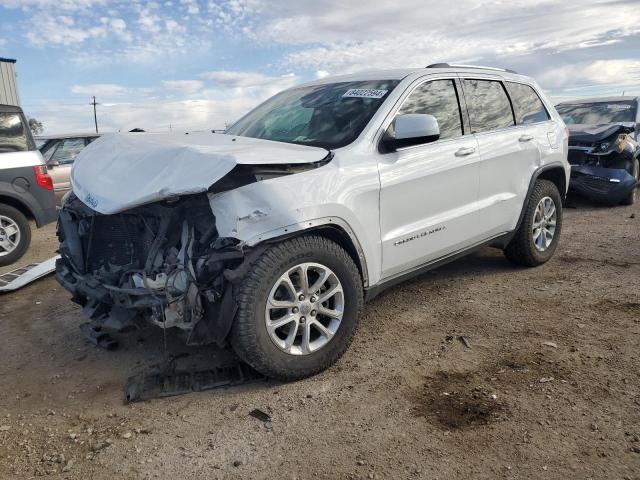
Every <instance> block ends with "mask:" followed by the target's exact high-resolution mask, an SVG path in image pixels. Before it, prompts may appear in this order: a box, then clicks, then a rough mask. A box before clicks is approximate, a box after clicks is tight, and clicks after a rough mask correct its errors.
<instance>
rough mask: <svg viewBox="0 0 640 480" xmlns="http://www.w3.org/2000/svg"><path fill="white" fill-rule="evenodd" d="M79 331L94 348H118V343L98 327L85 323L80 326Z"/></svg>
mask: <svg viewBox="0 0 640 480" xmlns="http://www.w3.org/2000/svg"><path fill="white" fill-rule="evenodd" d="M80 331H81V332H82V334H83V335H84V336H85V338H86V339H87V340H88V341H89V342H91V343H92V344H94V345H95V346H96V347H100V348H104V349H105V350H115V349H116V348H118V342H116V341H115V340H114V339H113V338H111V335H109V334H108V333H107V332H105V331H104V330H102V327H100V326H97V325H94V324H92V323H91V322H87V323H83V324H82V325H80Z"/></svg>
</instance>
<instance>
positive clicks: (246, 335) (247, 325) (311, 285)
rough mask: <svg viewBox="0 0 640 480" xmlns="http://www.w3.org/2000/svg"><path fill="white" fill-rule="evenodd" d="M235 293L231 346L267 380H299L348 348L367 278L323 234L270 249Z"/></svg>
mask: <svg viewBox="0 0 640 480" xmlns="http://www.w3.org/2000/svg"><path fill="white" fill-rule="evenodd" d="M235 288H236V289H237V290H238V291H237V293H236V294H235V297H236V301H237V303H238V313H237V315H236V319H235V322H234V325H233V328H232V331H231V338H230V340H231V345H232V346H233V348H234V350H235V351H236V353H237V354H238V356H239V357H240V358H241V359H242V360H244V361H245V362H247V363H248V364H249V365H251V366H252V367H254V368H255V369H256V370H258V371H259V372H261V373H263V374H264V375H266V376H268V377H271V378H276V379H279V380H287V381H288V380H297V379H300V378H304V377H308V376H311V375H314V374H316V373H318V372H320V371H322V370H324V369H326V368H328V367H329V366H331V365H332V364H334V363H335V362H336V361H337V360H338V359H339V358H340V356H342V354H343V353H344V352H345V351H346V349H347V348H348V346H349V344H350V343H351V340H352V339H353V335H354V333H355V331H356V328H357V324H358V317H359V314H360V310H361V308H362V302H363V293H362V280H361V277H360V273H359V271H358V268H357V267H356V265H355V263H354V261H353V259H352V258H351V257H350V256H349V254H348V253H347V252H346V251H345V250H344V249H343V248H342V247H340V246H339V245H338V244H336V243H334V242H332V241H330V240H327V239H326V238H324V237H320V236H303V237H298V238H293V239H290V240H286V241H284V242H282V243H279V244H276V245H274V246H272V247H270V248H269V249H267V250H266V251H265V252H264V253H263V254H262V255H261V256H260V257H259V258H258V259H257V260H256V261H255V262H254V263H253V265H252V267H251V270H250V272H249V273H248V274H247V276H246V277H245V278H244V279H243V280H242V283H241V285H240V286H239V287H235Z"/></svg>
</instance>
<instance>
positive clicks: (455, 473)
mask: <svg viewBox="0 0 640 480" xmlns="http://www.w3.org/2000/svg"><path fill="white" fill-rule="evenodd" d="M632 214H633V215H634V217H632ZM34 237H35V238H34V243H35V244H36V245H39V247H37V248H36V249H34V251H33V252H32V254H31V255H32V258H29V259H27V261H31V260H32V259H44V258H47V257H48V256H49V255H50V254H51V253H52V252H53V249H54V248H55V245H54V240H53V228H52V227H49V228H46V229H44V230H40V231H38V232H37V233H35V235H34ZM38 256H39V257H40V258H36V257H38ZM5 270H6V269H5ZM639 280H640V206H638V205H636V206H635V207H617V208H601V207H594V206H590V205H586V204H579V205H578V206H577V208H568V209H566V210H565V224H564V231H563V236H562V241H561V243H560V246H559V249H558V251H557V253H556V255H555V257H554V258H553V259H552V260H551V261H550V262H549V263H548V264H546V265H544V266H543V267H540V268H536V269H518V268H514V267H512V266H511V265H510V264H509V263H508V262H507V261H506V260H505V259H504V258H503V256H502V254H501V252H499V251H497V250H492V249H485V250H482V251H481V252H479V253H477V254H475V255H472V256H471V257H468V258H466V259H462V260H460V261H457V262H455V263H453V264H450V265H448V266H445V267H442V268H440V269H438V270H437V271H435V272H431V273H428V274H425V275H423V276H421V277H418V278H417V279H414V280H412V281H409V282H408V283H405V284H402V285H399V286H397V287H395V288H393V289H391V290H389V291H387V292H386V293H384V294H382V295H381V296H380V297H378V298H377V299H375V300H374V301H372V302H371V303H369V304H368V305H367V306H366V308H365V312H364V317H363V320H362V322H361V327H360V330H359V332H358V334H357V335H356V339H355V341H354V343H353V345H352V346H351V348H350V349H349V351H348V352H347V354H346V355H345V356H344V357H343V359H342V360H341V361H340V362H339V363H338V364H337V365H336V366H334V367H333V368H331V369H330V370H328V371H327V372H324V373H322V374H321V375H318V376H316V377H314V378H311V379H308V380H304V381H300V382H296V383H291V384H282V383H275V382H260V383H256V384H252V385H246V386H243V387H235V388H229V389H224V390H217V391H209V392H202V393H192V394H188V395H183V396H179V397H172V398H165V399H155V400H150V401H146V402H142V403H137V404H131V405H126V406H125V405H123V387H124V385H125V382H126V380H127V378H128V377H129V376H130V375H132V374H133V373H135V372H137V371H139V370H140V369H141V368H142V367H145V366H149V365H152V364H154V363H157V362H158V361H160V360H161V358H162V336H161V334H160V333H159V332H158V331H154V330H152V329H149V330H144V331H140V332H138V333H135V334H133V335H130V336H128V337H119V339H120V340H122V345H121V348H120V349H119V350H117V351H114V352H107V351H102V350H99V349H96V348H94V347H92V346H90V345H89V344H88V343H87V342H86V341H85V340H83V338H82V336H81V335H80V332H79V330H78V325H79V324H80V323H81V322H82V321H83V320H82V315H81V312H80V310H79V308H77V307H76V306H74V305H73V304H72V303H71V302H70V301H69V295H68V294H67V293H66V292H65V291H64V290H63V289H62V288H61V287H60V286H58V285H57V284H56V282H55V280H54V279H53V278H52V277H49V278H46V279H43V280H41V281H39V282H37V283H35V284H33V285H31V286H29V287H27V288H25V289H23V290H21V291H19V292H15V293H12V294H8V295H5V296H0V385H1V386H2V388H1V389H0V478H3V479H4V478H32V477H37V476H43V475H46V476H50V477H52V478H68V479H71V478H77V479H87V478H94V479H102V478H105V479H113V478H172V479H192V478H212V479H213V478H225V479H226V478H231V479H233V478H278V479H280V478H282V479H294V478H297V479H312V478H365V479H366V478H378V479H387V478H411V479H413V478H424V479H450V478H466V479H484V478H487V479H488V478H491V479H493V478H508V479H528V478H536V479H537V478H542V479H556V478H558V479H566V478H571V479H573V478H578V479H589V478H592V479H603V478H613V479H640V378H639V372H640V353H639V351H640V350H639V346H640V295H639V293H638V292H639V288H638V287H639ZM461 337H464V338H461ZM465 342H466V343H467V344H468V346H466V345H465ZM468 347H470V348H468ZM169 350H170V351H171V352H172V353H174V354H176V353H179V352H188V353H190V356H189V357H187V358H186V359H185V360H184V361H185V362H187V363H188V362H196V363H197V362H205V363H206V362H207V361H209V360H211V362H215V361H216V359H217V358H218V357H219V356H222V355H224V352H219V351H217V350H216V349H214V348H200V349H187V348H185V347H181V346H180V344H179V343H177V342H170V344H169ZM255 408H258V409H261V410H263V411H265V412H267V413H269V414H270V415H271V419H272V420H271V423H267V424H265V423H263V422H261V421H259V420H257V419H255V418H253V417H251V416H250V415H249V412H250V411H252V410H253V409H255Z"/></svg>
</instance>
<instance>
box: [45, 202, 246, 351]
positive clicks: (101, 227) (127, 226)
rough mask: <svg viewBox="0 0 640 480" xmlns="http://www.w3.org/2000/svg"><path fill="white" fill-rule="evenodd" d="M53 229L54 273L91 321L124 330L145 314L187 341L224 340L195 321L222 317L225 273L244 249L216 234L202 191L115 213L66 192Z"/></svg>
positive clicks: (239, 260) (231, 309)
mask: <svg viewBox="0 0 640 480" xmlns="http://www.w3.org/2000/svg"><path fill="white" fill-rule="evenodd" d="M58 230H59V231H58V235H59V237H60V240H61V245H60V253H61V256H62V259H61V260H59V261H58V264H57V276H58V279H59V280H60V281H61V282H62V283H63V285H64V286H65V287H66V288H68V289H69V290H71V291H72V292H73V293H74V301H76V302H77V303H79V304H80V305H82V306H83V307H84V308H85V312H86V313H87V314H88V315H89V317H90V318H91V319H92V320H93V321H94V322H95V321H98V322H100V323H105V324H108V325H109V326H111V327H114V328H116V329H123V328H126V327H127V326H131V325H134V324H136V323H138V322H140V321H142V320H143V319H147V320H148V321H150V322H151V323H153V324H155V325H157V326H159V327H161V328H171V327H177V328H179V329H180V330H182V331H184V332H185V333H186V334H187V336H188V343H191V344H199V343H207V342H209V341H221V340H222V338H223V337H222V338H221V335H222V333H221V332H223V330H221V329H220V328H216V329H210V328H205V326H204V325H203V326H201V327H200V328H198V329H196V328H195V326H196V325H197V324H198V323H199V322H202V321H204V322H208V321H209V322H217V321H218V320H219V319H218V318H216V317H217V316H219V315H220V314H221V308H220V305H217V304H219V303H221V302H220V301H221V299H223V297H224V296H225V292H226V291H227V289H230V285H231V282H230V281H229V280H227V279H225V276H224V275H223V272H224V271H225V270H227V269H229V270H233V269H234V268H236V267H238V266H239V265H240V264H241V263H242V261H243V258H244V252H243V250H242V249H241V248H239V247H238V242H237V241H236V240H233V239H225V238H219V237H218V235H217V231H216V228H215V218H214V217H213V214H212V213H211V209H210V207H209V203H208V199H207V196H206V195H205V194H201V195H193V196H189V197H186V198H183V199H180V200H179V201H174V202H162V203H155V204H150V205H146V206H142V207H138V208H134V209H132V210H127V211H126V212H123V213H118V214H114V215H102V214H100V213H97V212H95V211H93V210H91V209H90V208H89V207H87V206H86V205H85V204H84V203H83V202H81V201H80V200H78V199H77V198H71V199H68V200H67V202H66V205H65V209H64V210H63V211H62V212H61V215H60V223H59V229H58ZM227 297H228V298H227V299H226V301H225V302H222V304H223V305H224V308H226V309H228V310H226V311H225V312H224V314H225V320H226V321H228V322H229V323H230V322H231V321H232V319H233V313H234V307H233V301H232V297H231V295H230V294H228V295H227ZM214 304H215V305H216V306H215V307H214ZM227 331H228V328H227V329H226V330H225V331H224V333H226V332H227ZM203 336H204V337H203Z"/></svg>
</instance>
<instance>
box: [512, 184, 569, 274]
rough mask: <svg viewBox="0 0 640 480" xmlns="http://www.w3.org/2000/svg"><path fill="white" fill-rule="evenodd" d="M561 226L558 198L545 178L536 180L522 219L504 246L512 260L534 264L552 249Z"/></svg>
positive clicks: (542, 260) (541, 260) (549, 253)
mask: <svg viewBox="0 0 640 480" xmlns="http://www.w3.org/2000/svg"><path fill="white" fill-rule="evenodd" d="M561 230H562V198H561V197H560V192H559V191H558V187H556V185H555V184H554V183H553V182H550V181H548V180H536V183H535V184H534V187H533V191H532V193H531V196H530V197H529V199H528V201H527V205H526V206H525V213H524V218H523V220H522V223H521V224H520V227H519V228H518V231H517V232H516V234H515V236H514V237H513V239H512V240H511V242H509V244H508V245H507V247H506V248H505V250H504V253H505V256H506V257H507V258H508V259H509V260H510V261H511V262H513V263H515V264H517V265H522V266H525V267H536V266H538V265H542V264H543V263H545V262H547V261H548V260H549V259H550V258H551V257H552V256H553V253H554V252H555V251H556V248H557V246H558V241H559V239H560V231H561Z"/></svg>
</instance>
